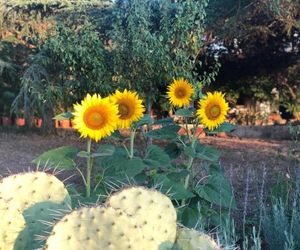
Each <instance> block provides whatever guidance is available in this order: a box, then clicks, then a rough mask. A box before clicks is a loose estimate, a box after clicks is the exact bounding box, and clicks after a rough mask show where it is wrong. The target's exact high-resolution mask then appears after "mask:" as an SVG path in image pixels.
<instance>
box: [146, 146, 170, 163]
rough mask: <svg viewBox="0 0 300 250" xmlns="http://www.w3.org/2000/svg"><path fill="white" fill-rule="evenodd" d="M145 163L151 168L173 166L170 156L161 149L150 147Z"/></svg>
mask: <svg viewBox="0 0 300 250" xmlns="http://www.w3.org/2000/svg"><path fill="white" fill-rule="evenodd" d="M144 163H145V164H146V165H149V166H150V167H154V168H159V167H168V166H170V164H171V160H170V157H169V155H167V154H166V153H165V152H164V151H163V150H162V149H161V148H160V147H158V146H156V145H149V146H148V148H147V152H146V156H145V158H144Z"/></svg>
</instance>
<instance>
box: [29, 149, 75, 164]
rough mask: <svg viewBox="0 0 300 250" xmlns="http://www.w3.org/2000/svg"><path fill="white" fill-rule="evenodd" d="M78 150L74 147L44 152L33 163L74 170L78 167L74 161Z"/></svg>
mask: <svg viewBox="0 0 300 250" xmlns="http://www.w3.org/2000/svg"><path fill="white" fill-rule="evenodd" d="M77 152H78V149H77V148H75V147H72V146H63V147H59V148H56V149H52V150H49V151H46V152H44V153H43V154H41V155H40V156H39V157H37V158H36V159H34V160H33V161H32V163H35V164H39V165H42V166H47V167H50V168H56V167H57V168H63V169H73V168H75V167H76V163H75V162H74V159H75V157H76V155H77Z"/></svg>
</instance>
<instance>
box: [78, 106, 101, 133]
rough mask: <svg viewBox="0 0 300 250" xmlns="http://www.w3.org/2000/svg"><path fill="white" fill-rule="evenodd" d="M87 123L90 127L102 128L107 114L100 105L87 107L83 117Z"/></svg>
mask: <svg viewBox="0 0 300 250" xmlns="http://www.w3.org/2000/svg"><path fill="white" fill-rule="evenodd" d="M83 120H84V123H85V125H86V126H87V127H88V128H90V129H100V128H102V127H103V124H104V123H105V121H106V118H105V115H104V113H103V112H101V110H100V109H99V107H98V108H97V107H91V108H89V109H87V110H86V111H85V113H84V117H83Z"/></svg>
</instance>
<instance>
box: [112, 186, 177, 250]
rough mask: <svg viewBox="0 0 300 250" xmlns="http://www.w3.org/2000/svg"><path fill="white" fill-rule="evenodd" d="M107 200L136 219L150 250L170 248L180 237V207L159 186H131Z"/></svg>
mask: <svg viewBox="0 0 300 250" xmlns="http://www.w3.org/2000/svg"><path fill="white" fill-rule="evenodd" d="M107 204H108V205H109V206H111V207H113V208H115V209H120V210H122V211H124V212H125V213H127V214H130V215H132V216H133V217H134V218H135V219H136V224H137V225H138V226H139V227H140V228H141V232H142V236H143V239H144V240H145V241H146V242H147V250H152V249H153V250H157V249H170V248H171V246H172V245H173V243H174V241H175V238H176V218H177V216H176V210H175V208H174V206H173V204H172V202H171V200H170V199H169V198H168V197H167V196H165V195H163V194H161V193H159V192H157V191H156V190H151V189H146V188H143V187H128V188H125V189H123V190H121V191H119V192H117V193H115V194H113V195H112V196H110V197H109V199H108V200H107Z"/></svg>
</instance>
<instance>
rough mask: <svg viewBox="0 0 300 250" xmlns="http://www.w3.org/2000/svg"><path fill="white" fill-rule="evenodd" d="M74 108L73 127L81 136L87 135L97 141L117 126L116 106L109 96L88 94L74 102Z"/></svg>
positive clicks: (109, 133)
mask: <svg viewBox="0 0 300 250" xmlns="http://www.w3.org/2000/svg"><path fill="white" fill-rule="evenodd" d="M74 110H75V111H74V123H75V126H74V127H75V128H76V129H77V130H78V131H79V133H80V134H81V137H89V138H91V139H94V140H95V141H96V142H97V141H99V140H100V139H102V138H103V137H106V136H109V135H111V134H112V132H114V130H115V129H116V128H117V121H118V107H117V105H114V104H112V103H111V102H110V101H109V98H101V97H100V95H98V94H94V95H93V96H91V95H90V94H88V95H87V96H86V97H85V98H84V100H83V101H81V104H78V103H76V104H74Z"/></svg>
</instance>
